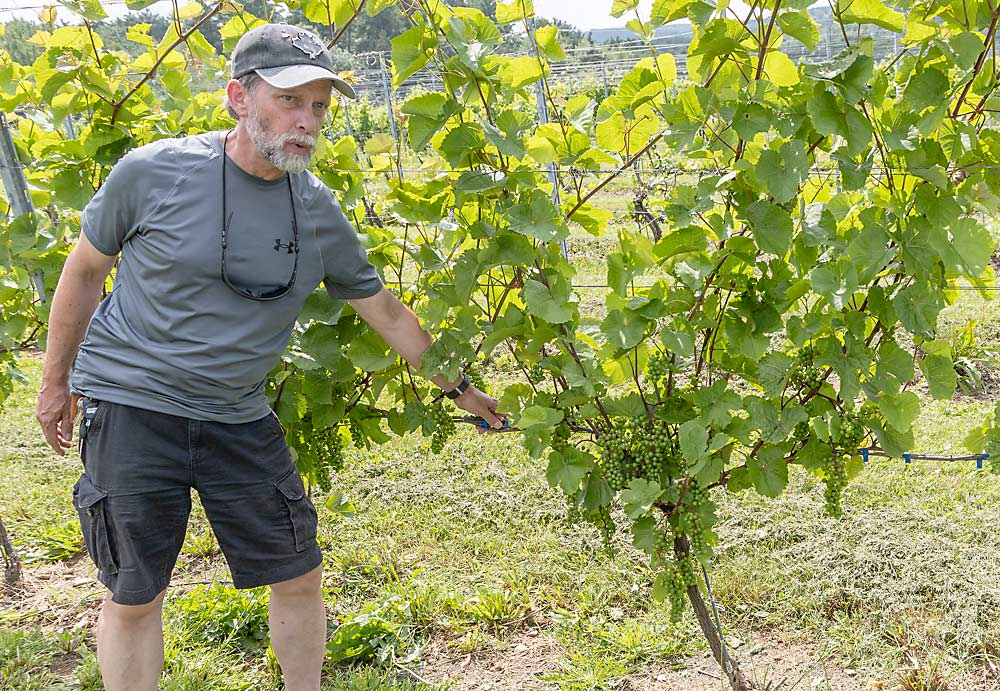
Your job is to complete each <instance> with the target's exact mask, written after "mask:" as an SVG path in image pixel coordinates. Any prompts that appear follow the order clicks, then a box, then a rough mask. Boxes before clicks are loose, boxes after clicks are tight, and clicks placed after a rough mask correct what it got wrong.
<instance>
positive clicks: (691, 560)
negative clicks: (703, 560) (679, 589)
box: [677, 553, 698, 588]
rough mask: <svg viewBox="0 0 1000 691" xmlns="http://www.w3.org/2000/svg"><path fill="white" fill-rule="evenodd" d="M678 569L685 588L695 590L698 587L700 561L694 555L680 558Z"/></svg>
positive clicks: (678, 559)
mask: <svg viewBox="0 0 1000 691" xmlns="http://www.w3.org/2000/svg"><path fill="white" fill-rule="evenodd" d="M677 569H678V571H680V574H681V578H682V579H683V582H684V586H685V587H687V588H693V587H695V586H697V585H698V559H697V558H696V557H695V556H694V555H693V554H690V553H689V554H685V555H682V556H678V558H677Z"/></svg>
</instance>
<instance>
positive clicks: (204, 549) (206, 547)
mask: <svg viewBox="0 0 1000 691" xmlns="http://www.w3.org/2000/svg"><path fill="white" fill-rule="evenodd" d="M181 552H183V553H184V554H190V555H191V556H193V557H201V558H202V559H209V558H211V557H214V556H215V555H216V554H218V553H219V541H218V540H216V539H215V533H213V532H212V529H211V527H209V526H207V525H206V526H205V528H204V530H202V531H201V533H198V534H195V533H192V532H190V531H188V534H187V536H186V537H185V538H184V546H183V547H182V548H181Z"/></svg>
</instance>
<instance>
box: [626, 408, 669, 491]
mask: <svg viewBox="0 0 1000 691" xmlns="http://www.w3.org/2000/svg"><path fill="white" fill-rule="evenodd" d="M634 436H635V438H636V441H637V443H636V447H635V459H634V465H635V470H636V473H637V474H638V475H639V477H644V478H646V479H647V480H656V481H660V480H661V476H662V475H663V472H664V470H666V469H667V465H668V464H669V463H670V462H671V461H672V460H673V459H674V457H675V453H674V448H673V442H672V440H671V438H670V430H669V428H668V427H667V425H666V424H664V423H662V422H657V423H655V424H653V425H651V426H650V425H644V426H642V427H639V428H638V429H636V430H635V432H634Z"/></svg>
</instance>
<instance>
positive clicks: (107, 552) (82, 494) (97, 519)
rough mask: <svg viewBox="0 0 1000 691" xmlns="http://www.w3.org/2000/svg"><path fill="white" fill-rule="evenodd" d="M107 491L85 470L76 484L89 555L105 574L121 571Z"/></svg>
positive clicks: (74, 500) (84, 540) (78, 511)
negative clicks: (111, 523)
mask: <svg viewBox="0 0 1000 691" xmlns="http://www.w3.org/2000/svg"><path fill="white" fill-rule="evenodd" d="M107 499H108V493H107V492H105V491H104V490H102V489H98V488H97V487H96V486H95V485H94V483H93V482H91V480H90V478H89V477H88V476H87V474H86V473H84V474H83V475H81V476H80V480H79V482H77V483H76V485H75V486H74V487H73V506H75V507H76V512H77V513H78V514H80V529H81V530H82V532H83V542H84V545H86V547H87V552H88V553H89V554H90V558H91V559H92V560H93V561H94V564H95V565H96V566H97V568H98V569H100V570H101V571H103V572H104V573H106V574H116V573H118V559H117V557H116V555H115V550H114V546H113V541H112V538H111V535H110V532H109V529H108V528H109V520H108V515H107V508H108V507H107V504H108V502H107Z"/></svg>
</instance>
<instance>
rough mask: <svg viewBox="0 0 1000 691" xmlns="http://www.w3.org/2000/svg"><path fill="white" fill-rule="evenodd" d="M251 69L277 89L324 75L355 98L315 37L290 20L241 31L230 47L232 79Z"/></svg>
mask: <svg viewBox="0 0 1000 691" xmlns="http://www.w3.org/2000/svg"><path fill="white" fill-rule="evenodd" d="M251 72H256V73H257V74H259V75H260V77H261V79H263V80H264V81H265V82H267V83H268V84H270V85H271V86H273V87H276V88H278V89H291V88H292V87H296V86H301V85H302V84H306V83H308V82H314V81H317V80H319V79H328V80H330V81H331V82H333V86H334V88H336V89H337V91H339V92H340V93H342V94H344V95H345V96H347V97H348V98H357V94H356V93H355V92H354V88H353V87H352V86H351V85H350V84H348V83H347V82H345V81H344V80H343V79H341V78H340V77H338V76H337V74H336V73H335V72H334V71H333V62H332V61H331V60H330V54H329V53H327V52H326V49H325V48H324V47H323V43H322V42H321V41H320V40H319V38H317V36H316V35H315V34H313V33H312V32H310V31H307V30H306V29H303V28H301V27H298V26H292V25H290V24H264V25H263V26H258V27H257V28H255V29H251V30H250V31H248V32H247V33H245V34H243V36H242V37H241V38H240V40H239V42H238V43H237V44H236V48H235V49H233V79H239V78H240V77H243V76H245V75H247V74H249V73H251Z"/></svg>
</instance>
